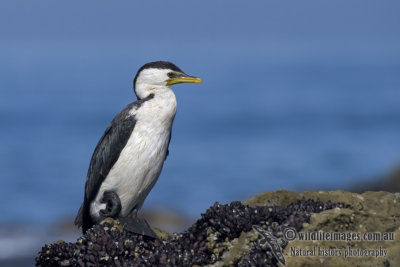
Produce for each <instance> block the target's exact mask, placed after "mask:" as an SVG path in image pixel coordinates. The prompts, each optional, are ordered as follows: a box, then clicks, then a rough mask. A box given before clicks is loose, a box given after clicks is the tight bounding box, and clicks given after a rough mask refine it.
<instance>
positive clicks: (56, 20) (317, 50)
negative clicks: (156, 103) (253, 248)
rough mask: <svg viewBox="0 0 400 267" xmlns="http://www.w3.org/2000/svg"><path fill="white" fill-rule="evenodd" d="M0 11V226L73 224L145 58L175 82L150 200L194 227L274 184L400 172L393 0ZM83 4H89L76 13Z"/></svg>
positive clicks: (341, 183)
mask: <svg viewBox="0 0 400 267" xmlns="http://www.w3.org/2000/svg"><path fill="white" fill-rule="evenodd" d="M71 3H72V1H69V2H68V3H67V2H62V3H61V2H60V3H58V2H57V3H55V2H54V1H49V0H43V1H39V2H32V1H27V0H18V1H12V2H11V1H9V2H6V1H4V2H2V3H1V4H0V32H1V40H0V94H1V97H0V125H1V131H0V170H1V172H0V183H1V186H0V196H1V198H2V201H0V224H1V225H6V227H7V225H10V224H23V225H36V226H37V225H43V224H52V223H56V222H58V221H60V220H63V219H65V218H67V220H69V221H71V219H72V217H73V216H74V215H75V214H76V212H77V210H78V208H79V206H80V203H81V201H82V198H83V188H84V182H85V177H86V171H87V167H88V165H89V160H90V157H91V154H92V152H93V150H94V148H95V145H96V143H97V141H98V139H99V138H100V137H101V135H102V133H103V131H104V129H105V128H106V127H107V125H108V123H109V122H110V121H111V119H112V118H113V117H114V116H115V115H116V114H117V113H118V112H119V111H120V110H121V109H122V108H123V107H125V106H126V105H127V104H128V103H130V102H132V101H134V100H135V96H134V94H133V90H132V79H133V77H134V75H135V73H136V70H137V69H138V68H139V67H140V66H141V65H143V64H144V63H146V62H149V61H153V60H170V61H172V62H174V63H176V64H177V65H178V66H179V67H181V68H182V69H183V70H184V71H185V72H187V73H188V74H191V75H196V76H199V77H201V78H202V79H203V81H204V82H203V83H202V84H185V85H176V86H174V88H173V89H174V90H175V92H176V95H177V99H178V114H177V116H176V119H175V123H174V128H173V137H172V141H171V144H170V155H169V157H168V159H167V161H166V163H165V165H164V169H163V172H162V174H161V177H160V179H159V181H158V182H157V184H156V186H155V188H154V189H153V191H152V192H151V193H150V195H149V197H148V198H147V200H146V202H145V206H144V207H145V208H146V207H152V206H160V207H167V208H170V209H173V210H176V211H178V212H181V213H183V214H185V215H187V216H190V217H192V218H196V217H198V216H199V214H200V213H201V212H203V211H205V209H206V208H207V207H208V206H210V205H211V204H213V203H214V202H215V201H220V202H228V201H232V200H244V199H246V198H248V197H250V196H252V195H254V194H256V193H259V192H263V191H266V190H276V189H280V188H283V189H291V190H317V189H337V188H341V189H347V188H351V187H352V186H353V185H356V184H360V183H361V184H364V183H366V182H369V181H373V180H374V179H376V178H377V177H380V176H382V175H384V174H385V173H387V172H389V171H391V170H392V169H393V168H395V167H397V166H398V164H399V163H400V149H399V148H400V138H399V133H400V49H399V47H400V34H399V31H398V29H399V27H400V20H399V16H398V14H399V8H400V5H399V3H398V1H394V0H392V1H385V3H379V5H378V4H376V3H375V1H372V0H358V1H353V2H352V3H351V4H350V3H348V1H344V0H343V1H335V2H326V3H325V2H324V3H322V2H320V1H314V0H305V1H301V2H298V3H294V2H293V3H284V2H279V1H278V2H277V1H275V2H272V1H261V0H260V1H254V2H253V3H252V5H248V4H244V3H243V2H242V1H231V2H230V6H229V8H226V3H222V2H221V3H216V2H213V1H208V0H207V1H202V2H198V3H197V2H191V3H186V4H185V5H184V6H183V5H182V4H181V3H179V2H168V3H167V2H165V3H158V6H157V7H155V5H154V3H151V2H140V3H139V2H138V3H136V2H134V1H122V2H121V3H119V4H113V3H109V1H85V3H80V2H77V1H76V2H75V4H71ZM78 3H79V5H78Z"/></svg>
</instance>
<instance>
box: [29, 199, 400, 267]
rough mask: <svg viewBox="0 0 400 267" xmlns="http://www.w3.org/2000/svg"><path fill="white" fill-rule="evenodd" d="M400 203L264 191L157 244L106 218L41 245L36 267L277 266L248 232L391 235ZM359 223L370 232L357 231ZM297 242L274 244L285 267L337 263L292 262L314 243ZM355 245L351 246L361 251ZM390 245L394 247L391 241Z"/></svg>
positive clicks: (390, 261)
mask: <svg viewBox="0 0 400 267" xmlns="http://www.w3.org/2000/svg"><path fill="white" fill-rule="evenodd" d="M370 198H372V199H370ZM393 201H394V204H393ZM396 201H397V202H396ZM399 203H400V194H398V193H396V194H390V193H385V192H383V193H381V194H380V195H374V194H372V195H368V194H367V195H365V194H362V195H359V194H353V193H348V192H344V191H332V192H326V191H321V192H305V193H302V194H297V193H295V192H291V191H276V192H266V193H264V194H260V195H257V196H255V197H254V198H252V199H250V200H248V201H246V202H245V203H244V204H243V203H241V202H232V203H230V204H227V205H221V204H218V203H215V204H214V205H213V206H212V207H210V208H209V209H208V210H207V211H206V212H205V213H204V214H202V215H201V218H200V219H198V220H197V221H196V222H195V223H194V224H193V225H192V226H191V227H190V228H189V229H188V230H186V231H185V232H183V233H180V234H167V233H165V232H157V234H158V235H159V236H160V237H161V238H160V239H156V240H154V239H151V238H148V237H143V236H141V235H136V234H132V233H129V232H127V231H125V230H123V229H122V228H121V227H120V226H119V224H118V221H113V220H107V221H105V222H103V223H102V224H101V225H97V226H95V227H93V228H92V229H91V230H89V231H88V232H87V233H86V234H85V235H84V236H83V237H81V238H79V239H78V240H77V242H76V243H66V242H62V241H59V242H56V243H54V244H51V245H45V246H44V247H43V248H42V250H41V251H40V252H39V254H38V256H37V258H36V265H37V266H157V265H162V266H196V265H197V266H204V265H211V264H212V265H213V266H232V265H236V266H237V265H238V266H257V265H258V266H278V260H277V257H276V255H274V254H273V252H272V251H271V248H270V247H269V246H265V245H263V244H261V242H260V235H259V233H258V232H257V231H256V230H255V229H254V228H253V226H259V227H262V229H265V230H267V231H268V232H270V233H272V234H273V236H274V237H276V238H277V239H279V240H282V239H281V238H282V236H283V232H284V230H285V229H286V228H288V227H292V228H293V229H295V230H296V231H304V230H305V229H307V230H308V231H311V230H322V231H333V230H336V231H361V230H366V229H367V228H368V229H369V228H371V229H374V227H375V229H376V231H381V230H384V229H386V228H391V229H392V230H393V231H396V229H397V230H398V228H399V225H400V224H399V217H398V216H400V214H397V213H399V212H400V208H399V207H397V206H396V205H398V204H399ZM379 204H380V205H381V206H379ZM363 212H364V213H363ZM374 214H375V215H374ZM389 214H390V216H389ZM358 215H360V217H358ZM372 216H375V217H374V218H372ZM387 216H388V217H387ZM396 216H397V217H396ZM370 217H371V218H370ZM386 217H387V220H386V221H385V220H384V218H386ZM379 223H381V224H385V227H384V226H379ZM360 224H362V225H364V227H367V228H365V229H364V228H363V229H361V230H360V228H358V227H359V225H360ZM386 230H387V229H386ZM297 241H298V240H294V241H292V242H290V243H287V242H286V243H285V242H281V243H279V244H280V247H282V250H283V252H284V254H283V255H284V257H285V259H286V263H287V266H318V265H320V264H322V262H324V261H325V260H326V263H329V264H334V262H332V261H331V260H335V258H333V257H330V258H325V257H322V258H321V257H311V262H307V260H308V258H310V257H293V256H291V255H290V249H289V247H290V246H293V245H296V246H297V247H301V246H303V247H307V246H311V245H312V244H311V245H310V244H308V243H306V242H304V241H302V242H300V241H298V242H297ZM296 242H297V243H296ZM313 244H314V243H313ZM360 244H361V243H357V244H355V245H358V246H359V247H360V246H361V247H362V245H360ZM323 245H331V246H332V245H333V246H337V243H334V244H323V243H321V246H323ZM387 245H389V246H391V245H392V246H395V245H396V244H395V243H393V242H392V243H387ZM397 245H399V243H398V242H397ZM399 247H400V246H399ZM391 253H392V254H393V252H392V251H391ZM397 254H400V253H397ZM312 260H316V261H314V262H313V261H312ZM321 260H322V261H321ZM339 260H344V261H343V262H340V263H341V264H344V265H342V266H346V265H348V264H349V263H350V262H349V259H340V258H339ZM356 260H358V263H360V264H358V266H380V265H381V264H382V266H397V265H396V263H397V264H398V263H399V262H398V261H397V258H390V257H386V258H381V259H379V260H380V261H379V262H374V261H371V259H370V258H366V260H367V261H369V263H371V264H372V265H363V264H362V261H360V258H356ZM376 263H378V264H376ZM316 264H317V265H316ZM329 264H328V265H326V266H330V265H329ZM336 266H339V265H336Z"/></svg>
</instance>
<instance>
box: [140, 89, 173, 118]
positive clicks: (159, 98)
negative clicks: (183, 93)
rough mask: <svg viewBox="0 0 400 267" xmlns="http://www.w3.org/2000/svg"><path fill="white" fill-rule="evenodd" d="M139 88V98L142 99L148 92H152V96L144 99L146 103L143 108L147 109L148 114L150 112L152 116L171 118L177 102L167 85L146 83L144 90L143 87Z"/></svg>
mask: <svg viewBox="0 0 400 267" xmlns="http://www.w3.org/2000/svg"><path fill="white" fill-rule="evenodd" d="M141 86H143V85H141ZM138 89H139V88H138ZM140 89H142V90H140V91H141V92H143V94H142V95H138V97H139V98H140V99H144V98H146V97H148V96H149V95H150V94H153V97H152V98H151V99H150V100H149V101H146V105H144V106H145V109H148V114H149V115H150V114H152V116H156V117H158V119H161V120H167V121H168V120H169V119H171V120H173V118H174V117H175V113H176V107H177V102H176V97H175V94H174V92H173V91H172V90H171V89H170V88H169V87H167V86H154V85H147V87H146V88H145V90H143V89H144V88H140ZM144 92H146V93H144Z"/></svg>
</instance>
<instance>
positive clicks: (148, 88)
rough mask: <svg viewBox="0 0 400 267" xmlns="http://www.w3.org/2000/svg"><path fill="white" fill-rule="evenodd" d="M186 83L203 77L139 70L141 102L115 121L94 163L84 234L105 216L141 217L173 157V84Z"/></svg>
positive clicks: (154, 66) (152, 67)
mask: <svg viewBox="0 0 400 267" xmlns="http://www.w3.org/2000/svg"><path fill="white" fill-rule="evenodd" d="M185 82H186V83H188V82H189V83H199V82H201V79H200V78H196V77H191V76H188V75H186V74H185V73H184V72H183V71H182V70H180V69H179V68H178V67H177V66H176V65H174V64H172V63H170V62H165V61H157V62H151V63H148V64H145V65H144V66H143V67H141V68H140V69H139V70H138V72H137V74H136V77H135V79H134V82H133V86H134V91H135V94H136V96H137V98H138V100H137V101H136V102H134V103H131V104H129V105H128V106H127V107H126V108H125V109H123V110H122V111H121V112H120V113H119V114H118V115H117V116H116V117H115V118H114V119H113V120H112V121H111V123H110V125H109V126H108V127H107V129H106V130H105V132H104V134H103V136H102V137H101V139H100V141H99V142H98V144H97V146H96V148H95V150H94V152H93V155H92V158H91V161H90V165H89V170H88V174H87V178H86V185H85V196H84V200H83V204H82V206H81V208H80V209H79V212H78V215H77V217H76V219H75V224H76V225H78V226H79V227H82V230H83V232H84V233H85V232H86V231H87V230H88V229H89V228H91V227H92V226H93V225H94V224H96V223H99V222H100V221H101V220H102V219H104V218H106V217H114V218H120V219H122V218H128V217H132V218H136V214H137V211H138V210H139V209H140V207H141V205H142V204H143V202H144V200H145V198H146V196H147V195H148V193H149V192H150V190H151V189H152V187H153V186H154V184H155V183H156V181H157V179H158V177H159V175H160V173H161V169H162V167H163V164H164V160H165V159H166V157H167V155H168V146H169V142H170V140H171V129H172V123H173V120H174V117H175V113H176V105H177V103H176V98H175V95H174V93H173V92H172V90H171V89H170V88H169V87H168V86H169V85H172V84H176V83H185Z"/></svg>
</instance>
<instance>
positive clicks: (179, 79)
mask: <svg viewBox="0 0 400 267" xmlns="http://www.w3.org/2000/svg"><path fill="white" fill-rule="evenodd" d="M177 83H201V79H200V78H197V77H191V76H182V77H176V78H175V77H174V78H171V79H169V80H168V81H167V85H173V84H177Z"/></svg>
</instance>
